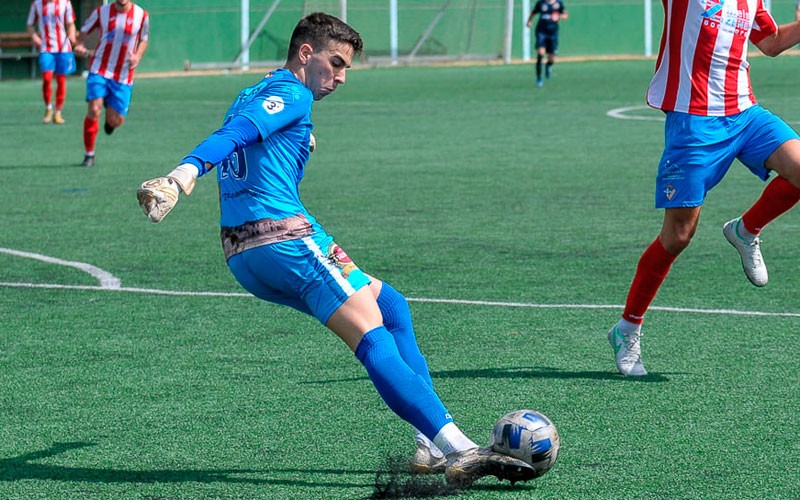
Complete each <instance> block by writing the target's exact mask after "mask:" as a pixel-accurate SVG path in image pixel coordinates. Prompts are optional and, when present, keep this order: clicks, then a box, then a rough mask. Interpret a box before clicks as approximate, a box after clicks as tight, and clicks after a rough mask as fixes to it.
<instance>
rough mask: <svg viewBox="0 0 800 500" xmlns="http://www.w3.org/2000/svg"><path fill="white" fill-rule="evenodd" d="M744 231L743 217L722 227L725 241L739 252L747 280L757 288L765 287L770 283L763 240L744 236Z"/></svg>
mask: <svg viewBox="0 0 800 500" xmlns="http://www.w3.org/2000/svg"><path fill="white" fill-rule="evenodd" d="M744 231H745V228H744V226H742V218H741V217H738V218H736V219H733V220H729V221H728V222H726V223H725V225H724V226H722V234H724V235H725V239H727V240H728V243H730V244H731V245H733V248H735V249H736V250H738V251H739V257H741V258H742V269H744V274H746V275H747V279H749V280H750V283H752V284H754V285H755V286H764V285H766V284H767V282H768V281H769V274H768V273H767V265H766V264H764V257H762V256H761V240H760V239H759V238H758V236H748V235H742V233H743V232H744Z"/></svg>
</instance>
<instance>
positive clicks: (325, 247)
mask: <svg viewBox="0 0 800 500" xmlns="http://www.w3.org/2000/svg"><path fill="white" fill-rule="evenodd" d="M228 267H229V268H230V270H231V273H233V276H234V277H235V278H236V281H238V282H239V284H241V285H242V286H243V287H244V289H245V290H247V291H248V292H250V293H252V294H253V295H255V296H256V297H258V298H260V299H263V300H266V301H269V302H273V303H275V304H281V305H285V306H289V307H292V308H294V309H297V310H298V311H301V312H304V313H306V314H310V315H311V316H314V317H315V318H317V319H318V320H319V322H320V323H322V324H323V325H324V324H326V323H327V322H328V319H330V317H331V315H332V314H333V313H334V312H335V311H336V310H337V309H339V307H340V306H341V305H342V304H343V303H344V302H345V301H346V300H347V299H348V298H349V297H350V296H351V295H353V294H354V293H356V292H357V291H358V290H360V289H361V288H363V287H364V286H366V285H368V284H369V283H370V279H369V277H368V276H367V275H366V274H364V272H363V271H361V270H360V269H359V268H358V267H356V265H355V264H354V263H353V262H352V261H351V260H350V258H349V257H348V256H347V254H346V253H345V252H344V250H342V248H341V247H339V246H338V245H337V244H336V243H334V242H333V238H332V237H331V236H330V235H328V234H326V233H325V232H317V233H314V234H312V235H311V236H306V237H305V238H302V239H297V240H289V241H282V242H279V243H272V244H269V245H263V246H260V247H256V248H251V249H249V250H245V251H244V252H242V253H239V254H236V255H233V256H232V257H231V258H230V259H228Z"/></svg>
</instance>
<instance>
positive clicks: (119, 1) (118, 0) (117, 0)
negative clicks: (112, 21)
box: [116, 0, 131, 8]
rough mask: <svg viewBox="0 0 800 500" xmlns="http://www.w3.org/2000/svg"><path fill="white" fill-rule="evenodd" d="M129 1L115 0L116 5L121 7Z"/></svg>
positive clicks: (129, 0)
mask: <svg viewBox="0 0 800 500" xmlns="http://www.w3.org/2000/svg"><path fill="white" fill-rule="evenodd" d="M129 3H131V0H116V4H117V6H118V7H122V8H124V7H126V6H127V5H128V4H129Z"/></svg>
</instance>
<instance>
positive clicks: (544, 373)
mask: <svg viewBox="0 0 800 500" xmlns="http://www.w3.org/2000/svg"><path fill="white" fill-rule="evenodd" d="M431 377H433V378H434V379H437V378H469V379H477V378H496V379H504V378H507V379H520V378H550V379H564V380H571V379H584V380H619V381H625V382H639V383H648V382H650V383H652V382H669V377H667V376H666V375H662V374H659V373H653V372H650V373H648V374H647V375H645V376H644V377H623V376H622V375H620V374H619V373H617V372H611V371H588V370H578V371H573V370H563V369H561V368H550V367H504V368H471V369H467V370H439V371H432V372H431ZM359 380H369V377H367V376H366V375H365V376H362V377H349V378H340V379H327V380H307V381H305V382H301V383H302V384H327V383H330V382H355V381H359Z"/></svg>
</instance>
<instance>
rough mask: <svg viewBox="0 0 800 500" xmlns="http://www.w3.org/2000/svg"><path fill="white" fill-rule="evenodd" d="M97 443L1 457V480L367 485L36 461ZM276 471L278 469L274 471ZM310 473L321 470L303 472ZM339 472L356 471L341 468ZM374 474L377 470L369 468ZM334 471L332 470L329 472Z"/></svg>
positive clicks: (224, 472)
mask: <svg viewBox="0 0 800 500" xmlns="http://www.w3.org/2000/svg"><path fill="white" fill-rule="evenodd" d="M89 446H95V443H86V442H76V443H55V444H53V445H52V446H51V447H50V448H47V449H44V450H39V451H34V452H31V453H26V454H23V455H19V456H16V457H11V458H0V482H4V481H6V482H11V481H26V480H27V481H30V480H34V481H65V482H84V483H108V484H113V483H189V482H194V483H216V482H220V483H233V484H255V485H283V486H305V487H319V488H364V486H365V485H364V484H363V483H339V482H336V483H333V482H314V481H299V480H295V479H260V478H253V477H237V476H236V475H238V474H265V473H266V472H267V471H264V470H253V469H218V470H169V469H167V470H116V469H100V468H92V467H65V466H60V465H52V464H38V463H33V462H35V461H36V460H42V459H46V458H50V457H54V456H56V455H61V454H63V453H66V452H68V451H70V450H75V449H80V448H86V447H89ZM270 472H275V471H270ZM301 472H304V473H306V474H308V473H310V472H314V473H317V472H318V471H316V470H314V471H311V470H308V471H301ZM338 472H339V473H350V472H352V471H347V470H340V471H338ZM367 472H368V473H370V474H374V471H367ZM329 473H330V471H329Z"/></svg>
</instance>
